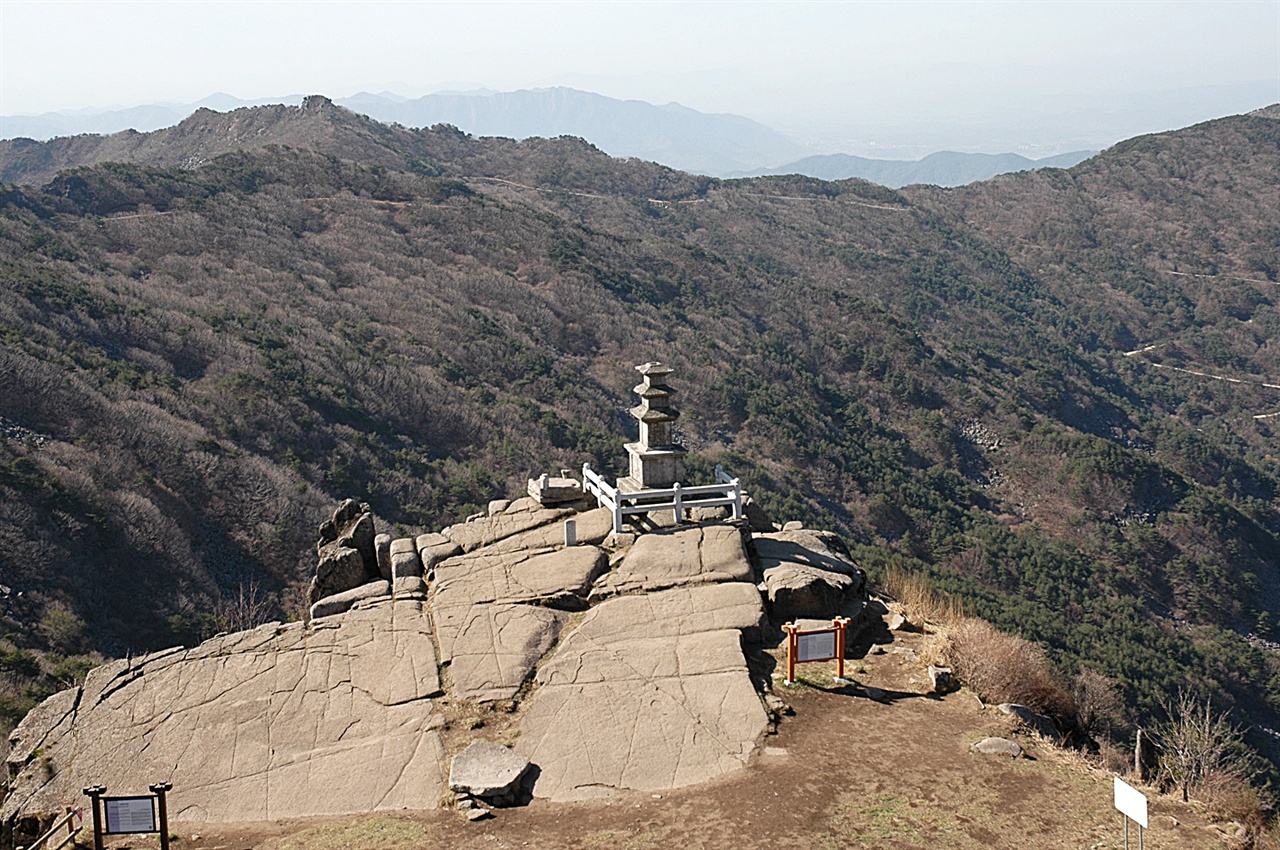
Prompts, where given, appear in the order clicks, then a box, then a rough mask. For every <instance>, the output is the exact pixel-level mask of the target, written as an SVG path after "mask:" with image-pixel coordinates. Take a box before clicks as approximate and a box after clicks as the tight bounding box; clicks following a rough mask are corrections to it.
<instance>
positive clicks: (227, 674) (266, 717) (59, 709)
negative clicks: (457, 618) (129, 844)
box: [0, 600, 445, 821]
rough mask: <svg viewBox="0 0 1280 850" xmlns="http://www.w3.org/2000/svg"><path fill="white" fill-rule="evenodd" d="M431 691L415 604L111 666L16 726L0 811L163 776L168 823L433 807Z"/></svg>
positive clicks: (436, 756)
mask: <svg viewBox="0 0 1280 850" xmlns="http://www.w3.org/2000/svg"><path fill="white" fill-rule="evenodd" d="M439 694H440V680H439V676H438V669H437V665H436V656H435V650H434V647H433V644H432V642H431V633H430V623H429V620H428V617H427V614H426V612H425V611H424V610H423V605H422V603H421V602H418V601H415V600H405V601H397V602H392V601H390V600H383V601H378V602H373V603H364V606H363V607H361V606H357V607H355V608H353V609H352V610H351V611H348V612H346V613H345V614H343V615H341V616H339V617H332V618H326V619H325V620H321V621H318V622H317V623H315V624H313V627H312V628H311V629H306V628H304V627H303V626H302V624H300V623H292V624H288V625H280V624H278V623H272V624H268V625H266V626H262V627H259V628H257V629H254V630H252V631H248V632H240V633H237V634H234V635H228V636H224V637H219V638H215V639H213V640H211V641H207V642H205V643H203V644H201V645H200V646H198V647H195V648H194V649H189V650H184V649H177V650H168V651H166V652H161V653H156V654H154V655H150V656H146V657H143V658H135V659H125V660H120V661H115V662H112V663H110V664H106V665H104V666H102V667H99V668H97V669H95V670H93V671H91V672H90V673H89V675H88V677H87V678H86V680H85V683H84V685H83V686H82V687H80V688H75V689H72V690H69V691H64V692H62V693H59V694H56V695H54V696H52V697H50V698H49V699H48V700H46V701H45V703H44V704H43V705H42V706H41V708H40V709H37V711H35V712H33V713H32V714H31V715H29V716H28V717H27V718H26V719H24V721H23V722H22V724H21V725H19V727H18V728H17V729H16V730H14V733H13V736H12V739H13V740H14V742H15V744H16V746H15V748H14V751H13V753H12V754H11V757H10V766H11V769H12V768H16V769H17V772H18V779H17V780H16V782H15V786H14V789H13V793H12V794H11V795H10V796H9V798H8V799H7V800H6V801H5V803H4V807H3V810H0V818H3V819H7V818H8V817H9V816H10V815H12V814H13V813H15V812H17V811H33V810H42V809H43V810H48V811H52V810H57V809H58V808H59V807H60V806H62V805H63V804H65V803H67V802H71V801H74V800H77V799H79V797H80V789H81V788H83V787H84V786H86V785H93V784H98V783H102V784H104V785H106V786H107V787H108V789H109V791H110V792H114V793H138V792H142V793H145V791H146V788H147V786H148V785H150V784H151V783H154V782H161V781H168V782H172V783H173V785H174V787H175V789H181V793H180V794H179V793H175V794H174V795H173V796H172V797H171V798H170V799H171V801H172V802H171V804H170V805H171V806H173V809H171V817H173V818H174V819H175V820H197V821H199V820H206V821H249V820H270V819H275V818H292V817H306V816H312V815H327V814H343V813H350V812H365V811H374V810H379V809H400V808H405V807H408V808H415V809H427V808H434V807H435V806H436V804H437V801H438V799H439V794H440V788H441V785H442V782H443V780H444V775H445V773H444V771H445V753H444V748H443V745H442V742H441V739H440V735H439V732H438V727H439V725H440V723H439V719H438V718H439V715H438V714H436V713H434V712H433V710H432V704H431V699H430V698H431V697H433V696H436V695H439Z"/></svg>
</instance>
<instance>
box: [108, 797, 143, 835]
mask: <svg viewBox="0 0 1280 850" xmlns="http://www.w3.org/2000/svg"><path fill="white" fill-rule="evenodd" d="M154 799H155V798H154V797H115V798H111V797H104V798H103V800H102V804H103V806H104V807H105V808H106V810H107V829H106V831H107V833H108V834H121V833H128V832H155V831H156V816H155V809H154V808H153V807H152V805H151V803H152V801H153V800H154Z"/></svg>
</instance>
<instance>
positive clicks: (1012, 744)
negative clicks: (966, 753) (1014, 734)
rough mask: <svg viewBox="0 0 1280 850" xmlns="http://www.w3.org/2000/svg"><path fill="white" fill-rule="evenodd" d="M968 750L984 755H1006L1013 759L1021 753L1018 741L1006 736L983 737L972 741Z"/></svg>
mask: <svg viewBox="0 0 1280 850" xmlns="http://www.w3.org/2000/svg"><path fill="white" fill-rule="evenodd" d="M969 750H970V751H971V752H975V753H980V754H981V755H984V756H1008V757H1009V758H1015V759H1016V758H1018V757H1019V756H1021V755H1022V747H1021V746H1020V745H1019V744H1018V742H1017V741H1010V740H1009V739H1008V738H983V739H982V740H981V741H974V742H973V744H971V745H970V746H969Z"/></svg>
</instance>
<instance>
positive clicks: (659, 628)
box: [519, 582, 768, 800]
mask: <svg viewBox="0 0 1280 850" xmlns="http://www.w3.org/2000/svg"><path fill="white" fill-rule="evenodd" d="M763 620H764V609H763V607H762V605H761V602H760V593H759V592H758V591H757V590H756V588H755V586H754V585H751V584H748V583H745V582H727V583H724V584H706V585H699V586H694V587H681V588H673V589H671V590H665V591H662V592H660V593H651V594H645V595H640V596H623V597H619V598H617V599H610V600H607V601H605V602H602V603H601V604H599V605H598V606H596V607H595V608H593V609H591V611H590V612H589V613H588V614H587V616H586V617H585V618H583V620H582V623H581V625H579V627H578V628H577V629H576V630H575V631H574V632H572V633H571V634H569V636H568V637H566V638H565V639H564V642H563V643H562V645H561V646H560V648H559V649H558V650H557V651H556V653H555V655H554V656H552V658H551V659H550V660H549V661H547V662H544V663H543V665H542V667H541V668H540V669H539V671H538V674H537V683H538V688H537V690H535V691H534V693H533V696H532V697H531V698H530V701H529V705H528V709H527V713H526V715H525V717H524V721H523V723H522V727H521V729H522V731H521V735H520V740H519V749H520V751H521V752H523V753H525V754H526V755H528V756H529V758H530V759H531V760H532V761H533V763H534V764H536V765H538V766H539V768H540V769H541V771H542V772H541V774H540V776H539V777H538V782H537V785H536V786H535V787H534V793H535V794H536V795H537V796H539V797H549V798H551V799H552V800H582V799H587V798H591V797H599V796H606V795H608V794H610V793H612V792H614V791H616V790H621V789H634V790H641V791H664V790H667V789H670V788H678V787H681V786H684V785H692V784H696V783H699V782H705V781H708V780H711V779H714V778H716V777H718V776H722V775H724V774H726V773H729V772H731V771H733V770H737V769H739V768H741V767H743V766H744V765H745V764H746V763H747V761H748V759H749V758H750V756H751V753H752V752H753V751H754V750H755V747H756V742H757V740H758V739H759V737H760V735H761V734H762V733H763V732H764V731H765V729H766V727H767V725H768V718H767V716H766V714H765V710H764V708H763V706H762V705H761V703H760V698H759V696H758V695H757V693H756V691H755V688H754V687H753V686H752V683H751V679H750V676H749V675H748V673H747V664H746V660H745V658H744V656H743V652H742V645H741V644H742V640H743V637H744V634H745V635H746V636H747V637H748V638H751V637H758V635H759V629H760V626H761V624H762V622H763Z"/></svg>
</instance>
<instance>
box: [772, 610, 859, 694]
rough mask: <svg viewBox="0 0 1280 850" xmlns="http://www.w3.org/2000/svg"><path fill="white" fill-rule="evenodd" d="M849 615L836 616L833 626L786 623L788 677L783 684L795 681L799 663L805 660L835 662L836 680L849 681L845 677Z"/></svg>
mask: <svg viewBox="0 0 1280 850" xmlns="http://www.w3.org/2000/svg"><path fill="white" fill-rule="evenodd" d="M849 623H850V620H849V618H848V617H836V618H835V619H834V620H832V621H831V626H830V628H826V629H801V628H800V627H799V626H797V625H796V624H795V623H783V625H782V630H783V631H784V632H786V633H787V678H786V679H785V680H784V681H783V684H784V685H788V686H790V685H794V684H795V683H796V664H797V663H804V662H806V661H832V660H834V661H835V662H836V681H837V682H847V681H848V679H846V678H845V677H844V638H845V630H846V629H848V627H849Z"/></svg>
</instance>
